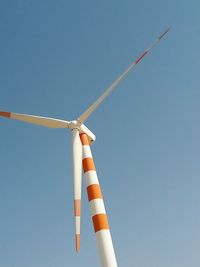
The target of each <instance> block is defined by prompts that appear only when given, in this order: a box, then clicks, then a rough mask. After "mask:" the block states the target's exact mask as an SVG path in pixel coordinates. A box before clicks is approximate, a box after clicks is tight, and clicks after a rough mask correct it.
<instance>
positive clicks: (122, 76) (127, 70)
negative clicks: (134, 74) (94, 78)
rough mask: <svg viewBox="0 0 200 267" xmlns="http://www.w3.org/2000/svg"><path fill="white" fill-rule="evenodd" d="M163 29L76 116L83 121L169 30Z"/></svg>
mask: <svg viewBox="0 0 200 267" xmlns="http://www.w3.org/2000/svg"><path fill="white" fill-rule="evenodd" d="M169 30H170V29H169V28H168V29H167V30H165V31H164V32H163V33H162V34H161V35H160V36H159V37H158V38H157V39H156V40H155V42H154V43H153V44H151V45H150V46H149V47H148V48H147V49H146V50H145V51H144V52H143V53H142V54H141V55H140V56H139V57H138V58H137V59H136V60H135V61H134V62H133V63H132V64H131V65H130V66H129V67H128V68H127V69H126V70H125V71H124V72H123V73H122V74H121V75H120V76H119V77H118V78H117V79H116V80H115V81H114V82H113V83H112V84H111V85H110V86H109V87H108V88H107V90H106V91H105V92H104V93H103V94H102V95H101V96H100V97H99V98H98V99H97V100H96V101H95V102H94V103H93V104H92V105H91V106H90V107H89V108H88V109H87V110H86V111H85V112H84V113H83V114H82V115H81V116H80V117H79V118H78V120H79V121H80V122H81V123H83V122H84V121H85V120H86V119H87V118H88V117H89V116H90V115H91V114H92V113H93V112H94V111H95V110H96V109H97V108H98V106H99V105H100V104H101V103H102V102H103V101H104V99H105V98H106V97H107V96H108V95H109V94H110V93H111V92H112V91H113V90H114V89H115V88H116V87H117V86H118V85H119V83H120V82H121V81H122V80H123V79H124V78H125V77H126V76H127V75H128V74H129V72H130V71H131V70H132V69H133V68H134V67H135V66H136V65H137V64H138V63H139V62H140V61H141V59H142V58H143V57H144V56H145V55H146V54H147V53H148V52H149V51H150V50H151V49H152V48H153V47H154V46H155V45H156V44H157V43H158V42H159V41H160V40H161V38H162V37H163V36H164V35H165V34H166V33H167V32H168V31H169Z"/></svg>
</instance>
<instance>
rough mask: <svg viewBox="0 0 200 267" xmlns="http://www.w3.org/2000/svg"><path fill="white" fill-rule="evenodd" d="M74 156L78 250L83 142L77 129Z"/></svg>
mask: <svg viewBox="0 0 200 267" xmlns="http://www.w3.org/2000/svg"><path fill="white" fill-rule="evenodd" d="M72 154H73V155H72V156H73V172H74V216H75V230H76V236H75V238H76V251H77V252H78V251H79V249H80V228H81V188H82V144H81V140H80V137H79V131H78V130H77V129H73V130H72Z"/></svg>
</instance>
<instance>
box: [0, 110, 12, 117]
mask: <svg viewBox="0 0 200 267" xmlns="http://www.w3.org/2000/svg"><path fill="white" fill-rule="evenodd" d="M0 116H2V117H5V118H10V117H11V112H7V111H0Z"/></svg>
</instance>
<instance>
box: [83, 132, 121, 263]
mask: <svg viewBox="0 0 200 267" xmlns="http://www.w3.org/2000/svg"><path fill="white" fill-rule="evenodd" d="M80 139H81V142H82V145H83V169H84V173H85V176H86V185H87V194H88V200H89V204H90V210H91V215H92V221H93V226H94V231H95V235H96V239H97V244H98V248H99V253H100V258H101V263H102V266H103V267H117V261H116V257H115V252H114V248H113V243H112V238H111V234H110V229H109V224H108V218H107V215H106V211H105V206H104V202H103V195H102V192H101V188H100V185H99V181H98V177H97V173H96V169H95V165H94V161H93V158H92V153H91V150H90V144H89V141H88V137H87V135H86V134H84V133H82V134H80Z"/></svg>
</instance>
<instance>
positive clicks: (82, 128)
mask: <svg viewBox="0 0 200 267" xmlns="http://www.w3.org/2000/svg"><path fill="white" fill-rule="evenodd" d="M68 127H69V128H70V129H72V130H74V129H76V130H78V131H79V133H80V134H81V133H85V134H87V136H88V139H89V142H90V144H92V143H93V142H94V141H95V139H96V136H95V135H94V134H93V132H91V131H90V130H89V129H88V128H87V127H86V126H85V125H84V124H83V123H81V122H80V121H79V120H74V121H70V122H69V126H68Z"/></svg>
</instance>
